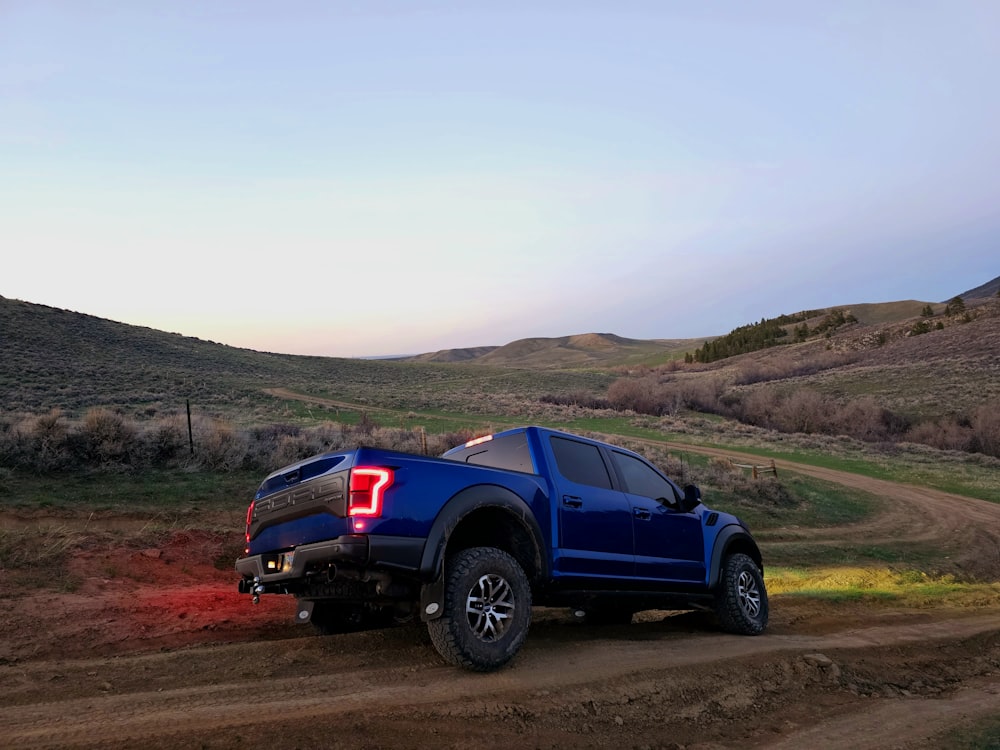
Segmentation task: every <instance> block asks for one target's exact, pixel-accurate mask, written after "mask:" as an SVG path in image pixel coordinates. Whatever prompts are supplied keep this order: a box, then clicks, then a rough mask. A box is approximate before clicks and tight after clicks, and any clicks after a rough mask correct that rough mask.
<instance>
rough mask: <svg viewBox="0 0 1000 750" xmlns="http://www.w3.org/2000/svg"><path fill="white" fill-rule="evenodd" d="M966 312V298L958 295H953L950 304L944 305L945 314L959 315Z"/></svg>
mask: <svg viewBox="0 0 1000 750" xmlns="http://www.w3.org/2000/svg"><path fill="white" fill-rule="evenodd" d="M964 312H965V300H963V299H962V298H961V297H959V296H958V295H955V296H954V297H952V298H951V299H950V300H949V301H948V304H947V305H945V306H944V314H945V315H958V314H960V313H964Z"/></svg>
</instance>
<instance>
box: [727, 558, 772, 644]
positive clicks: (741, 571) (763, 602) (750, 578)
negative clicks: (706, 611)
mask: <svg viewBox="0 0 1000 750" xmlns="http://www.w3.org/2000/svg"><path fill="white" fill-rule="evenodd" d="M715 613H716V615H717V616H718V618H719V624H720V625H721V626H722V629H723V630H725V631H727V632H730V633H737V634H739V635H760V634H761V633H763V632H764V628H766V627H767V614H768V608H767V589H766V588H765V587H764V576H763V575H761V572H760V568H758V567H757V563H755V562H754V561H753V560H752V559H751V558H750V557H749V556H748V555H744V554H743V553H742V552H738V553H736V554H734V555H730V556H729V557H727V558H726V560H725V562H724V563H723V568H722V577H721V580H720V582H719V591H718V593H717V594H716V597H715Z"/></svg>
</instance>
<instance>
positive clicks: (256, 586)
mask: <svg viewBox="0 0 1000 750" xmlns="http://www.w3.org/2000/svg"><path fill="white" fill-rule="evenodd" d="M250 593H251V594H253V603H254V604H260V595H261V594H263V593H264V584H263V583H261V582H260V576H254V579H253V588H251V589H250Z"/></svg>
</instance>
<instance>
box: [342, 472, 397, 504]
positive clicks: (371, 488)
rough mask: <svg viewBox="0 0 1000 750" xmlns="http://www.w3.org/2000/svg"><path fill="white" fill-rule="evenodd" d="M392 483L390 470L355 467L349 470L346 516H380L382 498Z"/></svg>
mask: <svg viewBox="0 0 1000 750" xmlns="http://www.w3.org/2000/svg"><path fill="white" fill-rule="evenodd" d="M392 481H393V473H392V469H386V468H384V467H382V466H355V467H354V468H353V469H351V483H350V496H349V499H348V501H347V515H349V516H380V515H382V498H383V496H384V495H385V489H386V487H389V486H390V485H391V484H392Z"/></svg>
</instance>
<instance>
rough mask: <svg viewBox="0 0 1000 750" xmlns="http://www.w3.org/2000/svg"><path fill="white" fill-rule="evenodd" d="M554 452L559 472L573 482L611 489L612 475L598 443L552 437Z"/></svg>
mask: <svg viewBox="0 0 1000 750" xmlns="http://www.w3.org/2000/svg"><path fill="white" fill-rule="evenodd" d="M551 445H552V453H553V455H555V458H556V466H557V467H558V469H559V473H560V474H562V475H563V476H564V477H566V478H567V479H568V480H569V481H571V482H576V483H577V484H585V485H588V486H590V487H601V488H603V489H608V490H610V489H611V476H610V474H608V467H607V466H605V465H604V458H603V457H602V456H601V451H600V449H599V448H598V447H597V446H596V445H590V444H589V443H581V442H578V441H576V440H567V439H566V438H560V437H552V438H551Z"/></svg>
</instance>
